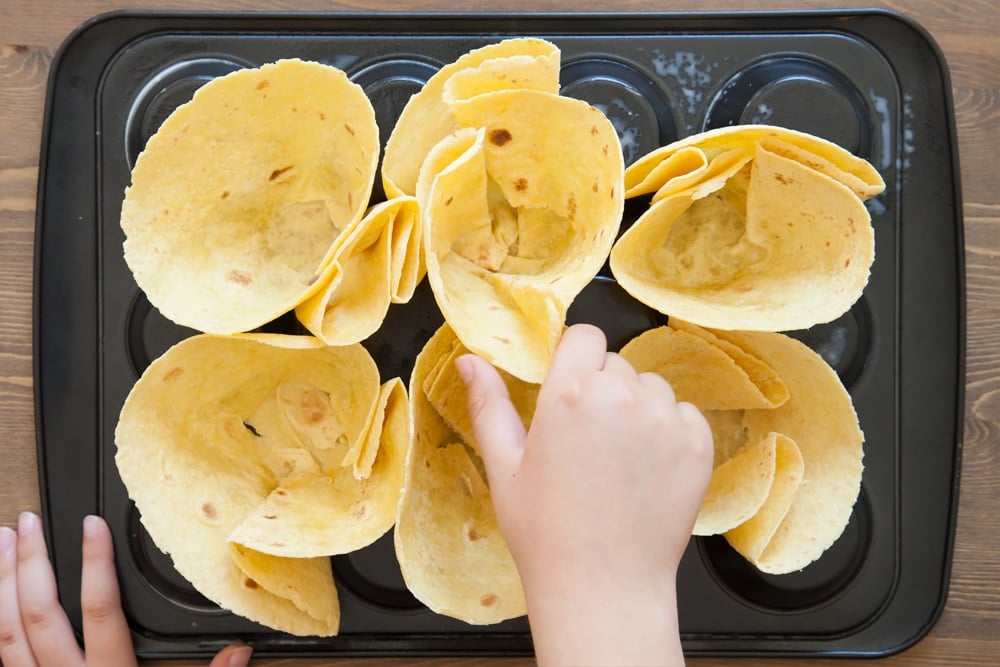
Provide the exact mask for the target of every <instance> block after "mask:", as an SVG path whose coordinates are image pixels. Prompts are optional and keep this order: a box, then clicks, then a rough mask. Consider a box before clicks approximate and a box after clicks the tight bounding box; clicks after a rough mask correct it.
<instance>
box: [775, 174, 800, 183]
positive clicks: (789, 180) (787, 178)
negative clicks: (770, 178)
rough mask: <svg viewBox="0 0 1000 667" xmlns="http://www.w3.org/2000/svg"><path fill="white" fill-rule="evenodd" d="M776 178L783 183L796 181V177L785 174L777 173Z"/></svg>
mask: <svg viewBox="0 0 1000 667" xmlns="http://www.w3.org/2000/svg"><path fill="white" fill-rule="evenodd" d="M774 180H776V181H778V182H779V183H781V184H782V185H791V184H792V183H794V182H795V179H794V178H789V177H788V176H785V175H784V174H775V175H774Z"/></svg>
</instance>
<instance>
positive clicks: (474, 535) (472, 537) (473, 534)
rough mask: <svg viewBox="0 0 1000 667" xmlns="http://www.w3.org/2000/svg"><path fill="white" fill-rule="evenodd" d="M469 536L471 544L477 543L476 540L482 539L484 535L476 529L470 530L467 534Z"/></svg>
mask: <svg viewBox="0 0 1000 667" xmlns="http://www.w3.org/2000/svg"><path fill="white" fill-rule="evenodd" d="M467 535H468V536H469V541H470V542H475V541H476V540H478V539H479V538H481V537H482V535H480V534H479V531H477V530H476V529H475V528H469V532H468V533H467Z"/></svg>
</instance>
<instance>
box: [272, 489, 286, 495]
mask: <svg viewBox="0 0 1000 667" xmlns="http://www.w3.org/2000/svg"><path fill="white" fill-rule="evenodd" d="M274 494H275V495H277V496H287V495H288V491H285V490H284V489H278V490H277V491H275V492H274Z"/></svg>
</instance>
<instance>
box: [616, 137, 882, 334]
mask: <svg viewBox="0 0 1000 667" xmlns="http://www.w3.org/2000/svg"><path fill="white" fill-rule="evenodd" d="M626 183H627V184H628V185H629V192H630V194H642V193H648V192H650V191H653V192H655V193H656V194H655V196H654V197H653V201H652V203H651V206H650V208H649V209H648V210H647V211H646V212H645V213H643V214H642V216H640V218H639V219H638V220H637V221H636V222H635V224H633V225H632V227H630V228H629V229H628V230H627V231H626V232H625V234H623V235H622V237H621V238H620V239H619V240H618V241H617V243H616V244H615V247H614V248H613V249H612V251H611V269H612V271H613V273H614V275H615V277H616V278H617V279H618V280H619V282H620V283H621V284H622V286H623V287H624V288H625V289H626V290H627V291H628V292H629V293H631V294H632V295H633V296H635V297H636V298H637V299H639V300H640V301H642V302H643V303H646V304H648V305H650V306H651V307H653V308H656V309H657V310H659V311H660V312H663V313H666V314H668V315H672V316H676V317H679V318H681V319H684V320H687V321H689V322H693V323H695V324H699V325H702V326H707V327H712V328H717V329H741V330H760V331H783V330H792V329H805V328H808V327H810V326H813V325H815V324H819V323H822V322H829V321H831V320H833V319H836V318H837V317H839V316H840V315H842V314H843V313H844V312H846V311H847V310H848V309H849V308H850V306H851V305H852V304H853V303H854V302H855V301H857V299H858V298H859V297H860V296H861V292H862V290H863V289H864V287H865V285H866V284H867V282H868V276H869V269H870V267H871V264H872V262H873V260H874V232H873V230H872V226H871V219H870V216H869V214H868V211H867V209H866V208H865V206H864V203H863V200H864V199H866V198H868V197H871V196H873V195H874V194H877V193H878V192H881V191H882V189H884V187H885V186H884V183H883V181H882V179H881V177H880V176H879V174H878V172H877V171H875V169H874V168H873V167H872V166H871V165H870V164H868V163H867V162H865V161H864V160H862V159H860V158H857V157H855V156H853V155H851V154H850V153H848V152H847V151H846V150H844V149H841V148H839V147H837V146H836V145H834V144H831V143H829V142H825V141H823V140H820V139H817V138H815V137H811V136H809V135H805V134H802V133H798V132H793V131H791V130H786V129H782V128H774V127H768V126H741V127H735V128H725V129H724V130H713V131H711V132H706V133H703V134H700V135H695V136H693V137H689V138H687V139H685V140H682V141H680V142H677V143H675V144H671V145H670V146H667V147H664V148H663V149H660V150H658V151H654V153H652V154H650V155H649V156H646V157H645V158H643V159H641V160H639V161H638V162H637V163H636V164H634V165H632V166H631V167H630V168H629V170H628V172H627V174H626Z"/></svg>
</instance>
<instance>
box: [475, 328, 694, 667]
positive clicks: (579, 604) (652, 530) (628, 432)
mask: <svg viewBox="0 0 1000 667" xmlns="http://www.w3.org/2000/svg"><path fill="white" fill-rule="evenodd" d="M458 363H459V370H460V371H461V372H462V374H463V377H465V378H466V383H467V384H468V386H469V411H470V415H471V417H472V420H473V424H474V427H475V432H476V439H477V440H478V442H479V445H480V448H481V450H482V451H481V454H482V457H483V461H484V463H485V465H486V471H487V475H488V477H489V483H490V491H491V494H492V497H493V502H494V506H495V508H496V513H497V519H498V521H499V523H500V528H501V530H502V531H503V534H504V537H505V538H506V540H507V543H508V545H509V546H510V549H511V553H512V554H513V556H514V560H515V562H516V563H517V566H518V571H519V572H520V574H521V579H522V582H523V584H524V588H525V594H526V596H527V601H528V616H529V619H530V621H531V625H532V631H533V636H534V640H535V650H536V654H537V655H538V659H539V662H540V664H555V663H564V664H574V665H582V664H599V665H611V664H623V665H639V664H666V663H668V662H669V663H675V664H680V663H681V662H683V657H682V655H681V650H680V641H679V637H678V634H677V633H678V631H677V617H676V613H677V612H676V593H675V578H676V573H677V566H678V563H679V561H680V558H681V555H682V554H683V552H684V549H685V547H686V545H687V543H688V540H689V538H690V535H691V529H692V527H693V525H694V520H695V517H696V515H697V513H698V509H699V507H700V506H701V501H702V498H703V496H704V494H705V490H706V488H707V487H708V482H709V478H710V477H711V472H712V455H713V452H712V434H711V431H710V430H709V427H708V424H707V423H706V421H705V419H704V418H703V417H702V415H701V413H700V412H699V411H698V410H697V408H695V407H694V406H693V405H691V404H688V403H677V402H676V400H675V398H674V394H673V391H672V390H671V389H670V386H669V385H668V384H667V382H666V381H664V380H663V379H662V378H661V377H659V376H658V375H655V374H651V373H642V374H638V375H637V374H636V372H635V371H634V370H633V369H632V367H631V366H630V365H629V363H628V362H626V361H625V360H624V359H623V358H621V357H620V356H618V355H617V354H614V353H608V352H607V349H606V342H605V338H604V335H603V333H602V332H601V331H600V330H599V329H597V328H595V327H592V326H588V325H577V326H573V327H570V328H569V329H568V330H567V331H566V333H565V334H564V336H563V339H562V342H561V343H560V345H559V348H558V349H557V350H556V353H555V356H554V358H553V361H552V367H551V369H550V370H549V374H548V376H547V377H546V379H545V382H544V384H543V385H542V389H541V391H540V393H539V396H538V405H537V408H536V411H535V416H534V420H533V422H532V424H531V429H530V430H529V431H528V432H527V433H525V431H524V428H523V426H522V425H521V422H520V420H519V419H518V416H517V413H516V412H515V410H514V408H513V406H512V405H511V403H510V401H509V399H508V395H507V391H506V387H505V386H504V384H503V381H502V380H501V379H500V376H499V375H498V374H497V373H496V371H495V370H494V369H493V367H492V366H490V365H489V364H488V363H486V362H485V361H483V360H482V359H480V358H478V357H475V356H472V355H468V356H465V357H462V358H461V359H459V361H458Z"/></svg>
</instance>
